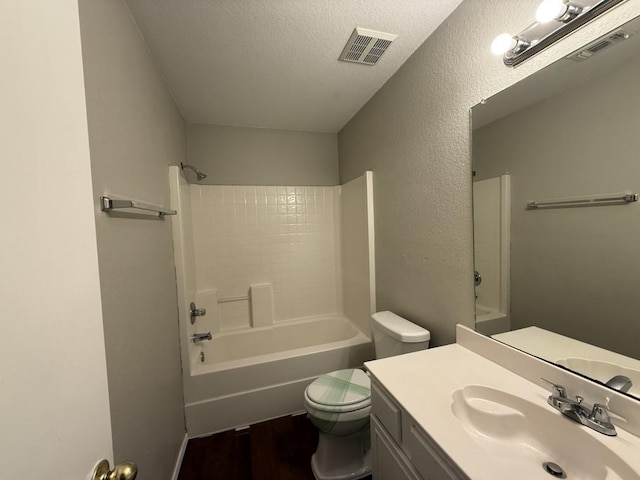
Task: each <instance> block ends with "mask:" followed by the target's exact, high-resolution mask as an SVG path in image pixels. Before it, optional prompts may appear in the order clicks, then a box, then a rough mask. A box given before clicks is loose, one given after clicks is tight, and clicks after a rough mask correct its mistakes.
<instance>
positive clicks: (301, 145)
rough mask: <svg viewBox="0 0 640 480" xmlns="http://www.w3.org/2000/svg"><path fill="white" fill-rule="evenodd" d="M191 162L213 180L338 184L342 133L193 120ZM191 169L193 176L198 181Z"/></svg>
mask: <svg viewBox="0 0 640 480" xmlns="http://www.w3.org/2000/svg"><path fill="white" fill-rule="evenodd" d="M187 139H188V148H189V163H190V164H192V165H194V166H196V168H198V169H199V170H201V171H203V172H204V173H206V174H207V175H208V177H207V178H206V179H204V180H203V181H202V182H200V183H202V184H209V185H337V184H338V136H337V135H336V134H333V133H314V132H294V131H289V130H271V129H268V128H245V127H227V126H220V125H189V126H188V127H187ZM194 177H195V175H193V174H191V173H189V180H190V181H192V182H195V180H194Z"/></svg>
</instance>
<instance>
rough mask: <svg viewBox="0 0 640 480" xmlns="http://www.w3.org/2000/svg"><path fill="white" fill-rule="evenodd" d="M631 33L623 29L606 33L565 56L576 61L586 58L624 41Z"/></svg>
mask: <svg viewBox="0 0 640 480" xmlns="http://www.w3.org/2000/svg"><path fill="white" fill-rule="evenodd" d="M631 35H633V33H632V32H629V31H626V30H623V29H619V30H616V31H615V32H612V33H608V34H606V35H605V36H604V37H600V38H599V39H597V40H595V41H593V42H591V43H590V44H589V45H587V46H586V47H584V48H581V49H580V50H578V51H577V52H573V53H572V54H571V55H569V56H567V58H568V59H569V60H575V61H576V62H582V61H583V60H588V59H589V58H591V57H592V56H593V55H595V54H596V53H598V52H601V51H602V50H604V49H606V48H609V47H611V46H613V45H616V44H618V43H620V42H623V41H625V40H626V39H628V38H629V37H630V36H631Z"/></svg>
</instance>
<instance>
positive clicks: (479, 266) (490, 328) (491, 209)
mask: <svg viewBox="0 0 640 480" xmlns="http://www.w3.org/2000/svg"><path fill="white" fill-rule="evenodd" d="M510 184H511V182H510V177H509V175H508V174H506V175H502V176H500V177H494V178H486V179H482V180H479V179H476V180H474V182H473V220H474V221H473V223H474V256H475V269H476V270H475V272H474V284H475V293H476V330H477V331H479V332H481V333H485V334H487V335H494V334H496V333H501V332H505V331H508V330H509V326H510V312H509V310H510V308H509V290H510V285H509V284H510V278H509V277H510V275H509V270H510V243H511V238H510V237H511V220H510V213H511V212H510V210H511V187H510ZM480 272H481V273H482V276H480Z"/></svg>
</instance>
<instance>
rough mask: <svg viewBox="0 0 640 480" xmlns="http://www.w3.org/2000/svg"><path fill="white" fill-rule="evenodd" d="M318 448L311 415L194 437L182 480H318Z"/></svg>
mask: <svg viewBox="0 0 640 480" xmlns="http://www.w3.org/2000/svg"><path fill="white" fill-rule="evenodd" d="M317 446H318V431H317V430H316V429H315V427H314V426H313V425H311V422H310V421H309V420H308V419H307V417H306V415H296V416H293V417H282V418H276V419H275V420H269V421H267V422H262V423H257V424H255V425H251V427H250V428H248V429H245V430H241V431H239V432H236V431H234V430H230V431H228V432H222V433H217V434H215V435H211V436H210V437H204V438H194V439H192V440H189V443H188V444H187V450H186V452H185V454H184V459H183V461H182V467H181V468H180V475H179V476H178V480H314V477H313V473H312V472H311V455H313V453H314V452H315V451H316V447H317ZM364 480H371V477H367V479H364Z"/></svg>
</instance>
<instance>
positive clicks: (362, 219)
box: [340, 172, 377, 336]
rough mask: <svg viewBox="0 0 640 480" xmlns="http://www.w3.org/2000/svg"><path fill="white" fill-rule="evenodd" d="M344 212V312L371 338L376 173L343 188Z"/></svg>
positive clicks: (342, 228) (374, 266)
mask: <svg viewBox="0 0 640 480" xmlns="http://www.w3.org/2000/svg"><path fill="white" fill-rule="evenodd" d="M365 199H366V201H364V200H365ZM341 212H342V214H341V229H340V234H341V250H342V308H343V311H344V313H345V315H346V316H347V318H350V319H351V320H353V321H354V322H355V323H356V324H357V325H358V328H360V330H362V331H363V332H365V333H366V334H367V335H369V336H371V332H370V326H369V322H370V317H371V314H372V313H374V312H376V311H377V309H376V264H375V251H376V250H375V226H374V217H375V216H374V205H373V172H365V173H364V175H362V176H360V177H358V178H355V179H353V180H351V181H350V182H347V183H345V184H344V185H342V210H341ZM365 245H366V246H367V248H364V247H363V246H365Z"/></svg>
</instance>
